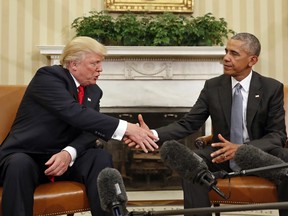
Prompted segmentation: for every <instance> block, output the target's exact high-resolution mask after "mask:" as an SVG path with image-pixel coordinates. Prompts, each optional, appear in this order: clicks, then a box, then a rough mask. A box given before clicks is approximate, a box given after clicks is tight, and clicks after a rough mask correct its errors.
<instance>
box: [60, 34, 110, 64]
mask: <svg viewBox="0 0 288 216" xmlns="http://www.w3.org/2000/svg"><path fill="white" fill-rule="evenodd" d="M87 53H95V54H98V55H100V56H103V57H104V56H105V55H106V48H105V46H104V45H102V44H101V43H99V42H98V41H96V40H95V39H93V38H91V37H86V36H79V37H75V38H73V39H72V40H71V41H70V42H69V43H68V44H67V45H66V46H65V47H64V49H63V52H62V54H61V56H60V64H61V65H63V67H65V68H66V67H67V65H68V63H69V62H71V61H81V60H82V59H83V58H84V56H85V54H87Z"/></svg>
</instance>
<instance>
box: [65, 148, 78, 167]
mask: <svg viewBox="0 0 288 216" xmlns="http://www.w3.org/2000/svg"><path fill="white" fill-rule="evenodd" d="M63 150H64V151H67V152H68V153H69V154H70V156H71V159H72V160H71V162H70V164H69V166H70V167H71V166H72V165H73V164H74V162H75V160H76V157H77V151H76V149H75V148H74V147H72V146H67V147H66V148H64V149H63Z"/></svg>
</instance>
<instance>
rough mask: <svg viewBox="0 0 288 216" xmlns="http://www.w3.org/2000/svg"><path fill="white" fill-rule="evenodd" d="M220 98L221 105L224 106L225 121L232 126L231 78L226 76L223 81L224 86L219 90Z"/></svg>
mask: <svg viewBox="0 0 288 216" xmlns="http://www.w3.org/2000/svg"><path fill="white" fill-rule="evenodd" d="M218 96H219V100H220V104H222V110H223V113H224V117H225V121H226V123H227V124H228V125H229V126H230V120H231V104H232V89H231V78H230V77H228V76H224V79H223V80H222V85H221V86H220V88H219V92H218Z"/></svg>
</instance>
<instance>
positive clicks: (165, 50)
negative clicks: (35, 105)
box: [38, 45, 224, 80]
mask: <svg viewBox="0 0 288 216" xmlns="http://www.w3.org/2000/svg"><path fill="white" fill-rule="evenodd" d="M38 47H39V49H40V54H42V55H45V56H46V57H47V58H48V59H49V61H50V64H51V65H54V64H59V57H60V55H61V53H62V49H63V47H64V46H63V45H52V46H50V45H47V46H46V45H44V46H38ZM223 55H224V48H223V47H217V46H215V47H208V46H196V47H180V46H174V47H147V46H146V47H145V46H133V47H131V46H123V47H122V46H107V57H106V58H105V60H104V62H103V69H104V73H103V74H102V75H101V79H103V80H107V79H108V80H109V79H112V80H131V79H132V80H133V79H134V80H138V79H149V80H151V79H152V80H157V79H164V80H171V79H178V80H179V79H185V80H187V79H194V80H195V79H198V80H199V79H208V78H211V77H213V76H215V75H217V74H220V73H222V58H223Z"/></svg>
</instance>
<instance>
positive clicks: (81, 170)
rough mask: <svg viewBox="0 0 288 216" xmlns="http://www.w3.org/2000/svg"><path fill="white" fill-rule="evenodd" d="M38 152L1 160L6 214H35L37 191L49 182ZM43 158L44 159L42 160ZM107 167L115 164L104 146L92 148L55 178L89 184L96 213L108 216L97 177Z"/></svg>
mask: <svg viewBox="0 0 288 216" xmlns="http://www.w3.org/2000/svg"><path fill="white" fill-rule="evenodd" d="M34 156H35V155H27V154H24V153H15V154H11V155H9V156H8V157H6V158H5V159H4V160H3V161H2V162H1V167H0V177H1V178H0V184H1V186H2V187H3V193H2V215H3V216H32V215H33V201H34V198H33V197H34V196H33V194H34V190H35V188H36V187H37V185H39V184H40V183H44V182H48V181H49V180H48V178H47V176H45V175H44V170H45V169H46V167H45V166H44V163H45V162H46V159H45V160H43V161H42V160H41V159H40V158H41V157H38V156H37V157H34ZM40 161H41V162H40ZM105 167H113V162H112V158H111V155H110V154H109V153H108V152H106V151H105V150H103V149H89V150H87V152H86V153H84V154H83V155H81V156H80V157H78V158H77V159H76V161H75V163H74V164H73V166H72V167H70V168H69V169H68V170H67V171H66V173H65V174H64V175H62V176H60V177H56V178H55V181H61V180H72V181H77V182H81V183H83V184H84V185H85V186H86V191H87V196H88V200H89V204H90V207H91V214H92V215H93V216H95V215H97V216H104V215H107V213H105V212H104V211H103V210H102V209H101V206H100V199H99V196H98V190H97V177H98V174H99V173H100V171H101V170H102V169H104V168H105Z"/></svg>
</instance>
